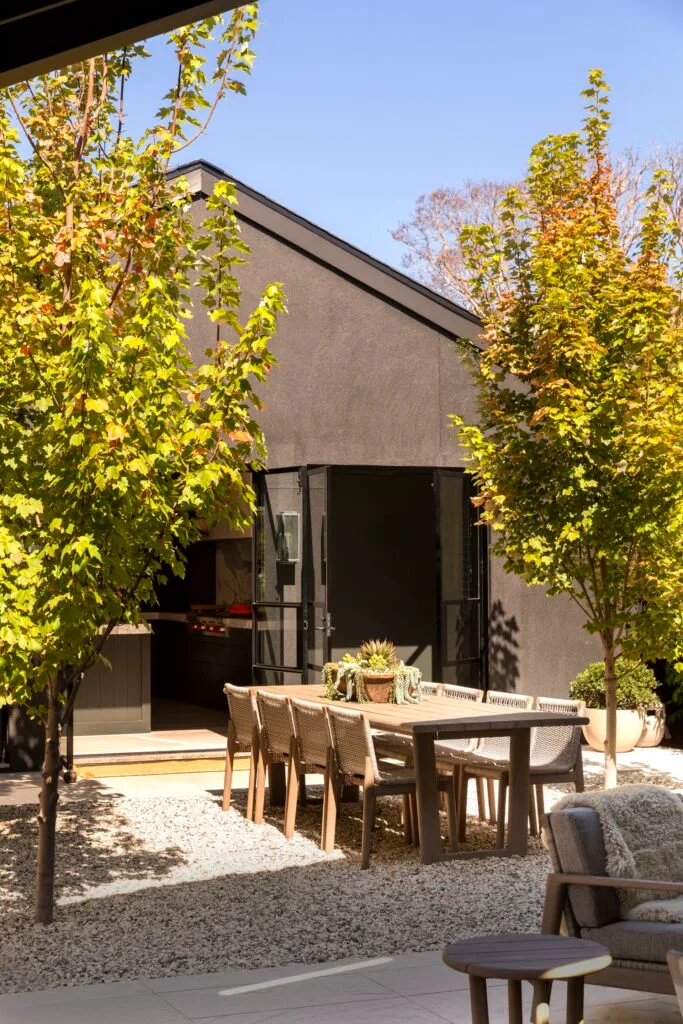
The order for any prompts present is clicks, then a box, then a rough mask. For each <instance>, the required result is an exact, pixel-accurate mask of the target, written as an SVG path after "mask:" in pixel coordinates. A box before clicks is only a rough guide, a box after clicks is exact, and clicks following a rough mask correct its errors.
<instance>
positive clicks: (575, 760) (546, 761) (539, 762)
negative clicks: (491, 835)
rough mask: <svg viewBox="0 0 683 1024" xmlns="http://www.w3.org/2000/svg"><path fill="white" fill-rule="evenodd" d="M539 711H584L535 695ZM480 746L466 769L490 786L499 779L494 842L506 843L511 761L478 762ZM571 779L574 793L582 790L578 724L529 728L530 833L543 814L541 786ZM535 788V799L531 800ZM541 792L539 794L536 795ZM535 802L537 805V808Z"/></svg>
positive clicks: (575, 704) (573, 713) (572, 704)
mask: <svg viewBox="0 0 683 1024" xmlns="http://www.w3.org/2000/svg"><path fill="white" fill-rule="evenodd" d="M535 707H536V710H538V711H553V712H555V713H557V714H564V715H567V716H568V717H569V716H571V717H576V716H577V715H581V714H582V713H583V708H584V705H583V703H582V702H581V701H576V700H561V699H560V698H559V697H538V698H537V699H536V701H535ZM482 749H483V747H480V748H479V750H477V751H476V753H475V755H474V756H473V758H472V760H471V761H470V762H468V764H467V765H466V766H465V769H464V770H465V772H467V774H468V775H471V776H474V777H475V778H476V777H478V778H486V779H488V781H489V783H490V784H491V785H492V784H493V781H494V780H497V782H498V813H497V816H496V825H497V839H496V841H497V845H498V846H502V845H503V844H504V842H505V817H506V810H507V806H506V805H507V791H508V787H509V784H510V760H509V754H508V757H507V758H505V759H503V758H501V759H499V760H497V761H495V762H493V761H489V762H488V763H478V762H477V760H476V758H477V757H479V756H480V755H481V751H482ZM552 782H556V783H563V782H572V783H573V784H574V786H575V788H576V790H577V792H582V791H583V761H582V757H581V726H579V725H572V724H571V720H570V721H568V723H567V725H557V726H552V727H550V728H547V729H546V728H543V729H532V730H531V748H530V752H529V828H530V831H531V834H532V835H538V821H539V818H538V814H539V813H540V814H541V815H542V814H544V813H545V809H544V800H543V786H544V785H546V784H548V783H552ZM534 791H535V793H536V799H534ZM539 794H540V795H539ZM537 803H538V807H537Z"/></svg>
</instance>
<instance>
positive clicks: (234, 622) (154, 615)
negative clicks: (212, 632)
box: [142, 612, 251, 629]
mask: <svg viewBox="0 0 683 1024" xmlns="http://www.w3.org/2000/svg"><path fill="white" fill-rule="evenodd" d="M205 617H206V618H214V616H205ZM142 618H143V619H145V621H146V622H196V621H197V616H195V615H189V614H188V613H187V612H143V614H142ZM216 618H217V617H216ZM220 621H221V622H222V623H224V624H225V626H226V627H227V628H228V629H251V619H242V618H228V619H223V618H222V619H221V620H220Z"/></svg>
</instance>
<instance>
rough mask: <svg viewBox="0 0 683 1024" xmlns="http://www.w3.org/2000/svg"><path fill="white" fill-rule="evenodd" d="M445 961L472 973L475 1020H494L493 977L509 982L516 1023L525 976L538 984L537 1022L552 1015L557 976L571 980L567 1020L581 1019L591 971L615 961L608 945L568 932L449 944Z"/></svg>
mask: <svg viewBox="0 0 683 1024" xmlns="http://www.w3.org/2000/svg"><path fill="white" fill-rule="evenodd" d="M443 960H444V963H445V964H447V965H448V966H449V967H452V968H453V970H454V971H462V972H463V973H464V974H467V975H469V979H470V1001H471V1005H472V1024H489V1008H488V999H487V995H486V979H487V978H501V979H505V980H506V981H507V983H508V1006H509V1014H510V1016H509V1021H510V1024H523V1020H522V982H523V981H530V982H533V984H534V995H535V998H534V1004H535V1017H534V1020H535V1024H547V1022H548V1021H549V1020H550V1010H549V1003H550V988H551V985H552V983H553V981H566V982H567V1024H581V1022H582V1021H583V979H584V977H585V975H586V974H595V973H596V972H597V971H602V970H604V968H605V967H609V965H610V964H611V963H612V957H611V956H610V954H609V952H608V950H606V949H605V947H604V946H600V945H599V944H598V943H597V942H589V941H588V940H587V939H574V938H571V937H567V936H566V935H482V936H480V937H478V938H476V939H466V940H465V941H463V942H454V943H452V944H451V945H450V946H446V949H445V951H444V954H443Z"/></svg>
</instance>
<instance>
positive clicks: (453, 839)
mask: <svg viewBox="0 0 683 1024" xmlns="http://www.w3.org/2000/svg"><path fill="white" fill-rule="evenodd" d="M444 795H445V797H446V813H447V815H448V849H449V850H451V851H452V852H453V853H455V851H456V850H457V849H458V812H457V802H456V799H455V792H454V788H453V785H452V783H451V781H450V780H449V784H448V789H446V791H445V794H444Z"/></svg>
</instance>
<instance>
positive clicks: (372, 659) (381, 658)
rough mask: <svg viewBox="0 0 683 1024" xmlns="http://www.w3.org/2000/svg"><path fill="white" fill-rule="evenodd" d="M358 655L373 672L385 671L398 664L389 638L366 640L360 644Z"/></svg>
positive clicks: (394, 649)
mask: <svg viewBox="0 0 683 1024" xmlns="http://www.w3.org/2000/svg"><path fill="white" fill-rule="evenodd" d="M360 656H361V659H362V660H363V661H367V662H368V667H369V668H371V669H372V670H373V671H375V672H386V671H388V670H390V669H392V668H394V666H395V665H398V657H397V655H396V648H395V647H394V645H393V644H392V642H391V640H366V641H365V642H364V643H362V644H361V647H360Z"/></svg>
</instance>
